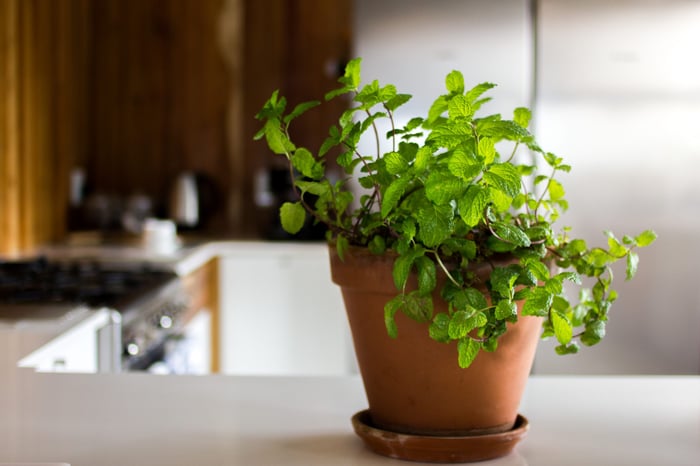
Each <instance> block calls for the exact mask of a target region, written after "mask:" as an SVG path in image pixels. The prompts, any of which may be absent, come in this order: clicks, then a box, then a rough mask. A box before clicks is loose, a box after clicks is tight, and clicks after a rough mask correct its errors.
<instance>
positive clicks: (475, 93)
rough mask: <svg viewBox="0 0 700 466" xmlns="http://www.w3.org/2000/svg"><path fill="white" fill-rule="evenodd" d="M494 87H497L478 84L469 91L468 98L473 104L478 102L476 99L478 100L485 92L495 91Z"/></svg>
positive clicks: (489, 84)
mask: <svg viewBox="0 0 700 466" xmlns="http://www.w3.org/2000/svg"><path fill="white" fill-rule="evenodd" d="M494 87H496V85H495V84H493V83H481V84H477V85H476V86H474V87H473V88H471V89H470V90H468V91H467V94H466V95H467V98H468V99H469V101H470V102H472V103H473V102H476V99H478V98H479V97H480V96H481V95H482V94H483V93H484V92H486V91H488V90H489V89H493V88H494Z"/></svg>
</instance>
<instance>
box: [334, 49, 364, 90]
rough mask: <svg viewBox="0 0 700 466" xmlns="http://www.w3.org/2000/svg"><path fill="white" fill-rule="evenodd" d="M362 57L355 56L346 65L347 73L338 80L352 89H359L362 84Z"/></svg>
mask: <svg viewBox="0 0 700 466" xmlns="http://www.w3.org/2000/svg"><path fill="white" fill-rule="evenodd" d="M361 63H362V58H359V57H358V58H354V59H352V60H350V61H349V62H348V64H347V65H345V74H344V75H343V76H342V77H341V78H340V79H338V82H340V83H341V84H345V86H347V87H349V88H351V89H357V88H358V87H359V86H360V70H361V66H360V65H361Z"/></svg>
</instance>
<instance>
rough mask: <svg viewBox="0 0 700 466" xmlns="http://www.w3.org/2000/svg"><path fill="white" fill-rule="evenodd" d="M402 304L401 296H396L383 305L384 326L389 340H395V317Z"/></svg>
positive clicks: (396, 333) (396, 334) (396, 331)
mask: <svg viewBox="0 0 700 466" xmlns="http://www.w3.org/2000/svg"><path fill="white" fill-rule="evenodd" d="M402 303H403V295H398V296H395V297H394V298H393V299H391V300H390V301H389V302H387V303H386V304H385V305H384V326H385V327H386V332H387V333H388V334H389V336H390V337H391V338H396V337H397V336H398V333H399V331H398V328H397V327H396V320H395V316H396V312H397V311H398V310H399V308H400V307H401V304H402Z"/></svg>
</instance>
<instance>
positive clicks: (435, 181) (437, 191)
mask: <svg viewBox="0 0 700 466" xmlns="http://www.w3.org/2000/svg"><path fill="white" fill-rule="evenodd" d="M466 189H467V184H466V183H465V182H464V181H462V180H460V179H458V178H455V177H452V176H449V174H448V175H445V174H444V173H440V172H437V171H434V172H432V173H431V174H430V176H429V177H428V179H427V180H426V182H425V196H426V197H427V198H428V199H430V200H431V201H433V202H434V203H435V204H437V205H444V204H447V203H449V202H451V201H452V200H454V199H459V198H461V197H462V193H464V191H465V190H466Z"/></svg>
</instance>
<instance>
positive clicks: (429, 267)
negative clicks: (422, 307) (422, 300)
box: [415, 256, 437, 295]
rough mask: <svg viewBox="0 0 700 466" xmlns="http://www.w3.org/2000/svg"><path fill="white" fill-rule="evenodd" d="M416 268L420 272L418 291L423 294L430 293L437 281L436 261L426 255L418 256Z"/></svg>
mask: <svg viewBox="0 0 700 466" xmlns="http://www.w3.org/2000/svg"><path fill="white" fill-rule="evenodd" d="M415 265H416V270H417V272H418V291H419V292H420V294H421V295H427V294H430V293H431V292H432V291H433V290H434V289H435V285H436V283H437V273H436V270H435V262H433V261H432V260H430V259H429V258H427V257H425V256H421V257H418V258H416V261H415Z"/></svg>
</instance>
